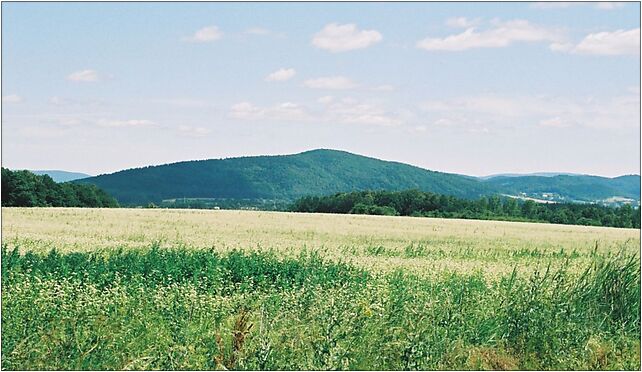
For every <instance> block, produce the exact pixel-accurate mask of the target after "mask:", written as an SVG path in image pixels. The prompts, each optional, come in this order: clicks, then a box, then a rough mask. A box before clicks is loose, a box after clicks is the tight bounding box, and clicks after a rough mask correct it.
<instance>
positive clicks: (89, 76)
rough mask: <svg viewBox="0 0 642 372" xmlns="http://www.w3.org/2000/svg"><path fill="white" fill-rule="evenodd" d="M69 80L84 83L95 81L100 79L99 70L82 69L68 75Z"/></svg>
mask: <svg viewBox="0 0 642 372" xmlns="http://www.w3.org/2000/svg"><path fill="white" fill-rule="evenodd" d="M67 80H70V81H75V82H82V83H93V82H97V81H99V80H100V77H99V76H98V72H96V71H95V70H80V71H76V72H72V73H71V74H69V75H67Z"/></svg>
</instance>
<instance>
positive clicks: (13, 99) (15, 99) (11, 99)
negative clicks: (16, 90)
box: [2, 94, 22, 103]
mask: <svg viewBox="0 0 642 372" xmlns="http://www.w3.org/2000/svg"><path fill="white" fill-rule="evenodd" d="M20 102H22V97H20V96H19V95H17V94H9V95H6V96H2V103H20Z"/></svg>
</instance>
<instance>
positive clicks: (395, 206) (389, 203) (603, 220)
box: [290, 190, 640, 228]
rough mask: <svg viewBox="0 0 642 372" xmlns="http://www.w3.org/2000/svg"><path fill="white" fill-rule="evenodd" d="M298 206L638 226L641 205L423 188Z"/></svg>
mask: <svg viewBox="0 0 642 372" xmlns="http://www.w3.org/2000/svg"><path fill="white" fill-rule="evenodd" d="M290 210H291V211H294V212H309V213H314V212H317V213H352V214H377V215H390V216H395V215H402V216H414V217H420V216H426V217H442V218H467V219H483V220H488V219H490V220H508V221H534V222H551V223H560V224H569V225H591V226H611V227H629V228H631V227H632V228H640V208H633V207H631V206H630V205H623V206H621V207H616V208H614V207H605V206H600V205H594V204H571V203H554V204H545V203H535V202H533V201H532V200H526V201H525V202H518V201H516V200H515V199H511V198H500V197H498V196H490V197H481V198H480V199H477V200H467V199H459V198H456V197H453V196H446V195H439V194H433V193H429V192H423V191H419V190H406V191H394V192H393V191H360V192H351V193H336V194H333V195H328V196H321V197H319V196H307V197H303V198H300V199H298V200H297V201H296V202H294V203H293V204H292V206H291V207H290Z"/></svg>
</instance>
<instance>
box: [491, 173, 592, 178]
mask: <svg viewBox="0 0 642 372" xmlns="http://www.w3.org/2000/svg"><path fill="white" fill-rule="evenodd" d="M526 176H538V177H555V176H583V174H579V173H556V172H536V173H500V174H491V175H490V176H483V177H478V178H479V179H482V180H489V179H491V178H497V177H526Z"/></svg>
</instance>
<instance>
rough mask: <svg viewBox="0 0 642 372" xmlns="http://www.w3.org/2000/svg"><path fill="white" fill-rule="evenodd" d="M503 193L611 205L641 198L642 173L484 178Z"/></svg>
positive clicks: (559, 200)
mask: <svg viewBox="0 0 642 372" xmlns="http://www.w3.org/2000/svg"><path fill="white" fill-rule="evenodd" d="M484 182H485V183H486V184H488V185H489V186H491V187H492V188H493V189H496V190H498V191H499V192H501V193H503V194H508V195H520V194H522V193H524V194H526V195H527V196H529V197H533V198H537V199H547V200H552V201H556V202H598V203H600V202H601V203H605V204H610V203H614V202H617V201H618V200H620V201H621V200H622V199H631V200H634V201H639V200H640V176H639V175H627V176H620V177H615V178H606V177H598V176H588V175H557V176H548V177H544V176H515V177H505V176H498V177H493V178H490V179H487V180H485V181H484Z"/></svg>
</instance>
